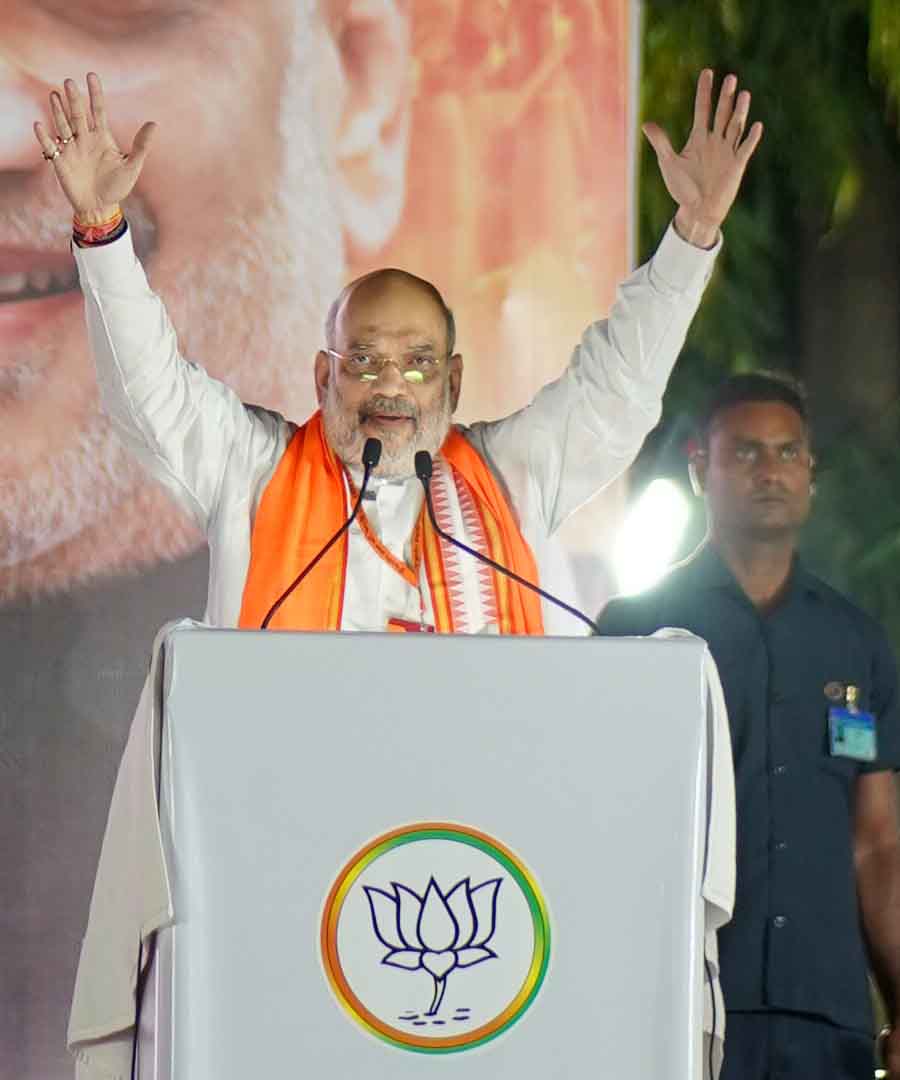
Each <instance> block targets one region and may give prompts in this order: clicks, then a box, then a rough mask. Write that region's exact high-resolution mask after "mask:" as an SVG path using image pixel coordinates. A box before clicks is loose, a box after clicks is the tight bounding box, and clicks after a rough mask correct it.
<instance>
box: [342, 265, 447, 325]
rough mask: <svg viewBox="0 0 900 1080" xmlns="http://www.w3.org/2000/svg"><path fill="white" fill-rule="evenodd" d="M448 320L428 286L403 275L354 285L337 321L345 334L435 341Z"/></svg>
mask: <svg viewBox="0 0 900 1080" xmlns="http://www.w3.org/2000/svg"><path fill="white" fill-rule="evenodd" d="M444 321H445V320H444V313H443V310H442V308H441V305H440V303H439V302H438V300H437V298H436V297H435V295H434V293H433V291H432V290H431V288H430V287H429V286H428V284H427V283H426V282H424V281H420V280H419V279H418V278H414V277H412V276H411V275H407V274H401V273H400V272H397V273H382V274H379V275H377V276H376V275H372V276H370V277H368V278H363V279H361V280H360V281H357V282H354V283H353V284H352V285H350V286H349V287H348V289H347V291H346V292H345V295H344V296H343V298H342V302H341V305H340V308H339V311H338V319H337V323H338V328H339V329H340V331H341V332H342V333H343V334H353V335H366V334H368V335H379V334H390V335H391V336H393V337H409V336H415V335H422V334H426V335H427V336H428V337H431V338H433V337H435V335H437V334H439V333H441V332H442V330H443V327H444Z"/></svg>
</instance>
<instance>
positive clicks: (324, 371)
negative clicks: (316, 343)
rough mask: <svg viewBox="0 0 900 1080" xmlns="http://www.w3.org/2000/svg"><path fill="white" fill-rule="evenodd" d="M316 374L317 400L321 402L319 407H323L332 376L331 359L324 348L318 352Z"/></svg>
mask: <svg viewBox="0 0 900 1080" xmlns="http://www.w3.org/2000/svg"><path fill="white" fill-rule="evenodd" d="M314 374H315V378H316V401H317V402H318V403H319V408H321V407H322V402H323V401H324V400H325V391H326V390H327V389H328V382H329V380H330V378H331V359H330V357H329V356H328V353H327V352H325V351H324V350H322V349H320V350H319V351H318V352H317V353H316V363H315V369H314Z"/></svg>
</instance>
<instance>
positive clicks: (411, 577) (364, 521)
mask: <svg viewBox="0 0 900 1080" xmlns="http://www.w3.org/2000/svg"><path fill="white" fill-rule="evenodd" d="M345 476H346V477H347V484H348V486H349V488H350V501H351V504H352V503H355V502H356V500H357V498H359V492H358V491H357V489H356V485H355V484H354V483H353V478H352V477H351V476H350V474H349V472H347V471H346V470H345ZM356 520H357V522H358V523H359V528H360V532H362V534H363V536H364V537H365V538H366V540H367V541H368V543H369V546H370V547H371V548H372V550H373V551H374V552H375V554H376V555H377V556H378V557H379V558H380V559H381V560H382V561H383V562H386V563H387V564H388V566H389V567H390V568H391V569H392V570H393V571H395V573H398V574H399V575H400V577H402V578H403V580H404V581H405V582H407V584H409V585H411V586H412V587H413V588H414V589H416V591H417V592H418V594H419V622H420V623H421V626H422V628H423V629H424V628H425V597H424V596H423V595H422V578H421V570H422V553H423V551H424V548H425V503H424V502H423V503H422V507H421V509H420V510H419V516H418V518H417V519H416V524H415V526H414V527H413V535H412V566H407V564H406V563H405V562H403V561H401V560H400V559H398V558H397V556H396V555H395V554H394V553H393V552H392V551H389V550H388V548H386V547H385V545H384V544H383V543H382V542H381V540H380V539H379V538H378V536H376V534H375V530H374V529H373V528H372V523H371V521H369V519H368V517H367V516H366V511H365V509H364V508H363V507H362V506H360V508H359V514H358V515H357V517H356Z"/></svg>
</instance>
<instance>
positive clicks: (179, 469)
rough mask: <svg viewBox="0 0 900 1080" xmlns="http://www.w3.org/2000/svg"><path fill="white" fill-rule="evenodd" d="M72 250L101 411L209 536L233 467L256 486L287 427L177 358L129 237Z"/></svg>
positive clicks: (279, 447) (168, 327)
mask: <svg viewBox="0 0 900 1080" xmlns="http://www.w3.org/2000/svg"><path fill="white" fill-rule="evenodd" d="M73 251H74V254H75V261H76V263H77V265H78V273H79V277H80V279H81V288H82V292H83V293H84V299H85V313H86V318H87V327H88V337H89V340H90V344H91V349H92V352H93V355H94V361H95V364H96V366H97V380H98V384H99V388H100V397H101V400H102V403H103V407H104V409H105V411H106V413H107V414H108V415H109V417H110V418H111V420H112V422H113V424H114V425H115V427H116V430H117V432H118V434H119V436H120V437H121V439H122V440H123V442H124V443H125V444H126V445H127V446H128V448H129V449H130V450H131V451H132V452H133V453H134V455H135V456H136V457H137V458H138V460H139V461H140V462H141V463H142V464H143V465H144V466H145V468H147V469H148V470H149V471H150V473H151V474H152V475H153V476H154V477H155V478H156V479H157V480H158V481H160V482H161V483H162V484H163V485H164V486H165V487H166V488H167V489H168V490H169V492H170V493H171V494H172V495H173V496H174V497H175V499H176V500H177V501H178V502H179V504H180V505H181V506H182V507H183V508H184V509H185V510H187V512H188V513H189V514H190V515H191V516H192V517H193V518H194V520H195V521H196V522H197V524H198V525H199V526H200V527H201V528H203V529H204V530H206V529H207V527H208V525H209V522H210V520H211V518H212V517H213V515H214V514H215V509H216V500H217V496H218V493H219V490H220V487H221V484H222V478H223V476H224V473H225V469H226V466H227V465H229V461H230V462H231V465H230V467H231V473H232V475H234V473H235V471H236V470H237V471H240V470H241V468H245V470H246V472H247V474H248V475H247V480H248V484H253V483H255V482H256V481H258V480H259V476H260V475H262V474H265V472H266V471H267V469H270V468H271V467H273V465H274V462H275V461H276V460H277V458H278V457H279V456H280V452H281V450H283V447H284V441H285V434H284V433H285V424H284V422H283V421H282V420H281V418H280V417H278V416H277V415H276V414H274V413H269V412H267V411H266V410H264V409H256V408H252V407H247V406H245V405H244V404H243V403H242V402H241V400H240V399H239V398H238V396H237V394H235V393H234V391H232V390H231V389H229V388H228V387H227V386H225V385H224V384H223V383H221V382H219V381H218V380H216V379H214V378H212V377H211V376H209V375H208V374H207V373H206V372H205V371H204V370H203V369H202V368H201V367H199V366H198V365H196V364H193V363H191V362H190V361H188V360H186V359H185V358H184V357H183V356H182V355H181V353H180V351H179V348H178V340H177V337H176V334H175V330H174V327H173V326H172V323H171V322H170V320H169V317H168V314H167V313H166V309H165V307H164V305H163V303H162V301H161V300H160V298H159V297H158V296H157V295H156V294H155V293H154V292H153V291H152V289H151V288H150V286H149V284H148V282H147V278H146V275H145V274H144V270H143V267H142V266H141V264H140V262H139V261H138V259H137V257H136V256H135V254H134V249H133V247H132V243H131V237H130V234H129V233H128V232H126V233H125V235H124V236H122V237H121V238H120V239H119V240H116V241H114V242H113V243H111V244H106V245H102V246H99V247H90V248H78V247H73ZM254 473H256V474H259V475H254Z"/></svg>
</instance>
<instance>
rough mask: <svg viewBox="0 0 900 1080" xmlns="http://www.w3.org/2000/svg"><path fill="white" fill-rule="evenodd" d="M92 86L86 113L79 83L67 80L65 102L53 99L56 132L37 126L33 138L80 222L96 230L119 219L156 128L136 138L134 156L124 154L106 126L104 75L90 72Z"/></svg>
mask: <svg viewBox="0 0 900 1080" xmlns="http://www.w3.org/2000/svg"><path fill="white" fill-rule="evenodd" d="M87 85H88V96H89V102H88V107H87V109H86V108H85V105H84V99H83V97H82V96H81V93H80V91H79V89H78V86H77V85H76V84H75V82H74V80H72V79H66V81H65V84H64V88H65V93H66V96H65V99H63V97H62V96H61V95H60V94H59V93H58V92H57V91H55V90H54V91H53V93H51V95H50V110H51V113H52V115H53V126H54V128H55V129H56V130H55V132H48V131H47V129H46V127H45V126H44V125H43V124H42V123H41V122H40V121H38V122H37V123H36V124H35V125H34V133H35V136H36V137H37V141H38V142H39V143H40V146H41V150H42V151H43V153H44V157H45V159H46V160H47V161H48V162H50V164H52V166H53V168H54V169H55V170H56V176H57V179H58V180H59V183H60V186H61V187H62V189H63V191H64V192H65V194H66V197H67V198H68V200H69V202H70V203H71V204H72V209H73V210H74V211H75V216H76V218H77V219H78V220H79V221H80V222H82V223H83V224H85V225H91V224H96V223H99V222H101V221H106V220H108V219H109V218H110V217H111V216H112V215H113V214H115V212H116V210H117V209H118V206H119V203H120V202H121V201H122V200H123V199H124V198H125V197H126V196H127V195H128V194H129V192H130V191H131V189H132V188H133V187H134V185H135V182H136V181H137V178H138V176H139V175H140V172H141V169H142V168H143V165H144V161H145V159H146V157H147V152H148V150H149V149H150V143H151V141H152V139H153V134H154V132H155V130H156V124H153V123H148V124H144V125H143V127H142V128H141V129H140V131H139V132H138V133H137V135H136V136H135V138H134V143H133V144H132V147H131V152H130V153H128V154H124V153H123V152H122V151H121V150H120V149H119V146H118V144H117V143H116V140H115V139H114V138H113V135H112V132H111V131H110V130H109V127H108V125H107V120H106V107H105V104H104V100H103V87H102V85H101V84H100V78H99V76H97V75H95V74H94V73H93V72H91V73H90V74H89V75H88V77H87Z"/></svg>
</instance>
